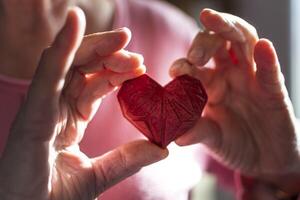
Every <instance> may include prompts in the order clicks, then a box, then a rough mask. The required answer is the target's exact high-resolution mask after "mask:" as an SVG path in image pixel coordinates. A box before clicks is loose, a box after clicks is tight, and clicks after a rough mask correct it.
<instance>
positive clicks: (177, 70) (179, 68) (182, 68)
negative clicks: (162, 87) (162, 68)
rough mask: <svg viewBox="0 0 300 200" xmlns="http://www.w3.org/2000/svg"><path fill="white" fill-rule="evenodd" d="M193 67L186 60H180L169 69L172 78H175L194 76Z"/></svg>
mask: <svg viewBox="0 0 300 200" xmlns="http://www.w3.org/2000/svg"><path fill="white" fill-rule="evenodd" d="M192 71H193V66H192V65H191V64H190V63H189V61H188V60H187V59H186V58H180V59H178V60H176V61H175V62H174V63H173V64H172V65H171V67H170V69H169V74H170V76H171V77H173V78H175V77H177V76H180V75H184V74H190V75H191V74H193V72H192Z"/></svg>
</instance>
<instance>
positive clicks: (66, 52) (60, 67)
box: [31, 8, 85, 99]
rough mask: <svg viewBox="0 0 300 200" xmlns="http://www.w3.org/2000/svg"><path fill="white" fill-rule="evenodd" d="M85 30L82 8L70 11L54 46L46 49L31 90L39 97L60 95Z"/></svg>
mask: <svg viewBox="0 0 300 200" xmlns="http://www.w3.org/2000/svg"><path fill="white" fill-rule="evenodd" d="M84 30H85V16H84V13H83V11H82V10H81V9H79V8H73V9H71V10H70V11H69V14H68V18H67V21H66V24H65V26H64V27H63V29H62V30H61V31H60V33H59V34H58V36H57V37H56V39H55V41H54V43H53V45H52V47H50V48H49V49H47V50H46V51H44V53H43V55H42V58H41V61H40V63H39V66H38V68H37V71H36V74H35V76H34V79H33V82H32V87H31V92H32V90H35V91H34V93H35V94H36V95H37V97H35V98H38V99H39V97H44V98H51V97H53V96H55V97H58V96H59V94H60V92H61V90H62V88H63V86H64V82H65V77H66V74H67V72H68V71H69V68H70V66H71V64H72V62H73V59H74V56H75V53H76V51H77V49H78V47H79V45H80V43H81V41H82V38H83V34H84Z"/></svg>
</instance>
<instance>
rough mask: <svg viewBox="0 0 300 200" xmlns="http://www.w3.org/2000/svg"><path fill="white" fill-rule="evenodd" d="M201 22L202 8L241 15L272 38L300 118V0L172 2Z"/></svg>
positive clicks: (184, 0) (190, 0) (174, 0)
mask: <svg viewBox="0 0 300 200" xmlns="http://www.w3.org/2000/svg"><path fill="white" fill-rule="evenodd" d="M168 2H170V3H172V4H174V5H176V6H177V7H179V8H180V9H182V10H184V11H185V12H186V13H188V14H189V15H191V16H192V17H194V18H195V19H197V20H198V16H199V11H200V10H201V9H202V8H206V7H208V8H213V9H216V10H218V11H223V12H229V13H231V14H234V15H238V16H240V17H242V18H244V19H246V20H247V21H248V22H250V23H251V24H252V25H254V26H255V27H256V29H257V31H258V34H259V36H260V37H264V38H268V39H270V40H271V41H272V42H273V44H274V46H275V48H276V49H277V52H278V56H279V58H280V63H281V67H282V71H283V73H284V75H285V81H286V85H287V87H288V90H289V94H290V96H291V98H292V102H293V104H294V108H295V111H296V115H297V117H300V89H299V87H298V85H299V84H300V78H299V76H300V69H299V67H300V40H299V37H298V34H299V33H300V1H299V0H251V1H249V0H168Z"/></svg>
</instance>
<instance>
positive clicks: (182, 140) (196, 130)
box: [175, 117, 221, 151]
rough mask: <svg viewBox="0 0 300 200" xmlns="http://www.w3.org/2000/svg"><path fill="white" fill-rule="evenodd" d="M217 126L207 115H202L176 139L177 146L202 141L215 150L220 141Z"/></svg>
mask: <svg viewBox="0 0 300 200" xmlns="http://www.w3.org/2000/svg"><path fill="white" fill-rule="evenodd" d="M220 134H221V131H220V129H219V126H218V125H217V124H216V123H215V122H214V121H213V120H211V119H209V118H208V117H202V118H201V119H200V120H199V121H198V122H197V124H196V125H195V126H194V127H193V128H192V129H190V130H189V131H188V132H187V133H185V134H184V135H182V136H181V137H179V138H177V139H176V141H175V142H176V144H177V145H179V146H186V145H192V144H196V143H202V144H204V145H206V146H207V147H208V148H209V149H210V150H212V151H216V150H217V149H218V148H219V146H220V143H221V137H220V136H221V135H220Z"/></svg>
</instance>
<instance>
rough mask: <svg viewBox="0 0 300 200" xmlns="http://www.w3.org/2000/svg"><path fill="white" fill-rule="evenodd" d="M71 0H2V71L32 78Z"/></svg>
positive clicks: (0, 69) (17, 76) (64, 17)
mask: <svg viewBox="0 0 300 200" xmlns="http://www.w3.org/2000/svg"><path fill="white" fill-rule="evenodd" d="M73 4H74V3H73V1H71V0H51V1H49V0H39V1H35V0H26V1H20V0H1V1H0V13H1V14H0V24H1V29H0V43H1V46H0V73H2V74H5V75H9V76H13V77H16V78H23V79H24V78H27V79H29V78H30V79H31V78H32V75H33V74H34V70H35V67H36V66H37V64H38V63H37V62H38V60H39V57H40V56H41V53H42V51H43V49H45V48H46V47H47V46H49V45H50V44H51V42H52V41H53V40H54V37H55V36H56V35H57V33H58V31H59V30H60V29H61V28H62V26H63V24H64V23H65V20H66V16H67V11H68V7H69V6H72V5H73Z"/></svg>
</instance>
